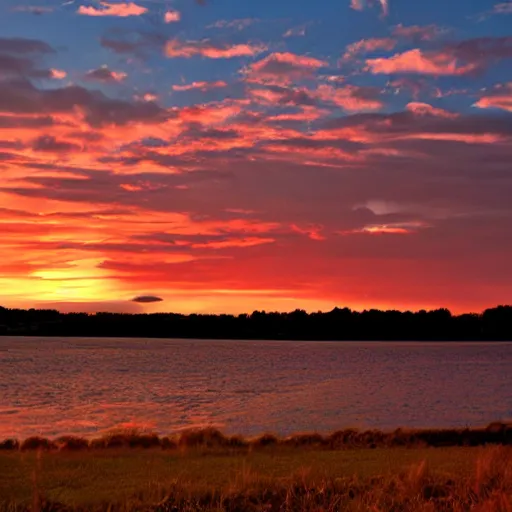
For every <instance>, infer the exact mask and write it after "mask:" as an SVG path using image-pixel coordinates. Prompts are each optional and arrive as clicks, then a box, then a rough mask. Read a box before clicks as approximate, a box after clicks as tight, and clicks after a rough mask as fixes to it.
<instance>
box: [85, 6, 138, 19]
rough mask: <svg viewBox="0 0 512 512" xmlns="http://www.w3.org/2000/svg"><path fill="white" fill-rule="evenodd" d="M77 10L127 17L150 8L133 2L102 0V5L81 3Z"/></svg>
mask: <svg viewBox="0 0 512 512" xmlns="http://www.w3.org/2000/svg"><path fill="white" fill-rule="evenodd" d="M77 12H78V14H82V15H84V16H116V17H119V18H126V17H128V16H141V15H142V14H145V13H146V12H148V9H147V8H146V7H142V6H140V5H137V4H136V3H133V2H128V3H118V4H113V3H109V2H100V7H94V6H85V5H81V6H80V7H79V8H78V11H77Z"/></svg>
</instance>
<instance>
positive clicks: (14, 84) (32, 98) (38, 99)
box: [0, 61, 169, 127]
mask: <svg viewBox="0 0 512 512" xmlns="http://www.w3.org/2000/svg"><path fill="white" fill-rule="evenodd" d="M0 66H1V61H0ZM76 107H81V108H82V109H83V111H84V113H85V120H86V121H87V122H88V123H89V124H90V125H91V126H95V127H99V126H105V125H125V124H128V123H130V122H140V123H158V122H161V121H164V120H165V119H166V118H167V117H168V115H169V114H168V113H167V112H166V110H164V109H162V108H161V107H159V106H158V105H156V103H153V102H137V101H127V100H118V99H113V98H110V97H108V96H106V95H105V94H103V93H102V92H101V91H94V90H90V89H86V88H84V87H80V86H76V85H73V86H69V87H62V88H56V89H39V88H38V87H36V86H35V85H34V84H32V83H31V82H30V81H28V80H26V79H15V80H9V81H4V82H0V112H10V113H14V114H55V113H61V112H73V111H74V110H75V108H76Z"/></svg>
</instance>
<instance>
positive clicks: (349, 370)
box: [0, 337, 512, 438]
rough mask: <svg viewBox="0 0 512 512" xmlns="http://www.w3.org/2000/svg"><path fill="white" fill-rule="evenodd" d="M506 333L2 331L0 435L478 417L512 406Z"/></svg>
mask: <svg viewBox="0 0 512 512" xmlns="http://www.w3.org/2000/svg"><path fill="white" fill-rule="evenodd" d="M511 385H512V344H511V343H501V344H496V343H472V344H469V343H443V344H439V343H437V344H436V343H388V342H379V343H359V342H357V343H356V342H354V343H352V342H350V343H347V342H290V341H276V342H270V341H205V340H201V341H200V340H147V339H130V340H127V339H85V338H81V339H70V338H9V337H5V338H0V438H5V437H7V436H17V437H21V438H24V437H27V436H29V435H34V434H42V435H46V436H57V435H60V434H64V433H66V434H81V435H87V436H94V435H96V434H97V433H99V432H102V431H104V430H108V429H111V428H114V427H127V426H135V427H149V428H151V429H153V430H155V431H157V432H159V433H170V432H173V431H176V430H178V429H181V428H184V427H191V426H203V425H214V426H218V427H220V428H221V429H223V430H224V431H225V432H229V433H235V432H236V433H240V434H245V435H251V434H259V433H262V432H265V431H273V432H276V433H279V434H288V433H291V432H297V431H311V430H317V431H320V432H326V431H332V430H334V429H337V428H341V427H347V426H356V427H378V428H384V429H388V428H393V427H398V426H410V427H414V426H415V427H426V426H439V427H446V426H466V425H470V426H471V425H473V426H480V425H483V424H487V423H489V422H491V421H493V420H498V419H508V418H511V417H512V386H511Z"/></svg>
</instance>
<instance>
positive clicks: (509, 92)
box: [474, 82, 512, 112]
mask: <svg viewBox="0 0 512 512" xmlns="http://www.w3.org/2000/svg"><path fill="white" fill-rule="evenodd" d="M474 106H475V107H478V108H496V109H500V110H506V111H508V112H512V82H510V83H508V84H505V85H500V86H498V87H496V88H495V89H494V90H493V91H492V92H491V93H490V94H488V95H486V96H482V97H481V98H480V99H479V100H478V101H477V102H476V103H475V104H474Z"/></svg>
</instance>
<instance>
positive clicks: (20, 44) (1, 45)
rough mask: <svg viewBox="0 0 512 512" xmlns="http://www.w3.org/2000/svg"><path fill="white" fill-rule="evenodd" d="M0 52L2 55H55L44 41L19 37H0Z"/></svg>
mask: <svg viewBox="0 0 512 512" xmlns="http://www.w3.org/2000/svg"><path fill="white" fill-rule="evenodd" d="M0 52H4V53H17V54H28V53H55V50H54V49H53V48H52V47H51V46H50V45H49V44H48V43H45V42H44V41H39V40H37V39H25V38H21V37H11V38H7V37H0Z"/></svg>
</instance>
